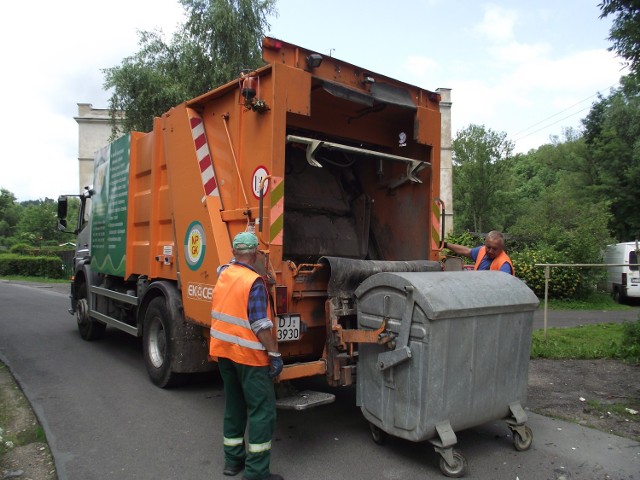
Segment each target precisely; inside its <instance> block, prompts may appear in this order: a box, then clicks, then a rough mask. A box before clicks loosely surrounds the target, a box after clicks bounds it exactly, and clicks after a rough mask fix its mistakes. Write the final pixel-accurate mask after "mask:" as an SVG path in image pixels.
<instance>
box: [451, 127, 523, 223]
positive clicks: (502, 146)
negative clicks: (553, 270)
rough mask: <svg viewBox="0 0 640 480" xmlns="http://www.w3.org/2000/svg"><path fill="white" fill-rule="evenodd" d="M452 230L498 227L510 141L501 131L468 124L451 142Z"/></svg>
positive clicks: (506, 187) (511, 146)
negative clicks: (453, 219)
mask: <svg viewBox="0 0 640 480" xmlns="http://www.w3.org/2000/svg"><path fill="white" fill-rule="evenodd" d="M452 147H453V182H454V204H455V205H456V215H455V218H456V220H455V222H456V231H458V232H459V231H463V230H473V231H475V232H482V231H483V229H485V228H490V229H494V228H502V225H500V224H499V223H501V219H502V215H501V212H500V211H499V209H498V206H499V205H500V203H501V201H503V200H504V199H505V197H506V196H507V195H508V194H507V192H508V186H507V185H506V181H507V179H506V178H505V176H504V175H503V174H504V173H505V172H506V170H505V168H504V167H505V163H504V162H505V160H506V159H508V158H509V157H510V156H511V153H512V152H513V142H511V141H510V140H507V134H506V133H504V132H500V133H498V132H495V131H493V130H491V129H487V128H485V126H484V125H473V124H472V125H469V126H468V127H466V128H464V129H463V130H461V131H459V132H458V133H457V135H456V138H455V139H454V140H453V143H452Z"/></svg>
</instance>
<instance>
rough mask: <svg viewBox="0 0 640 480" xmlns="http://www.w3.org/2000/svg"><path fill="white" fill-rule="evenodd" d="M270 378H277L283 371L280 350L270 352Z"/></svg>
mask: <svg viewBox="0 0 640 480" xmlns="http://www.w3.org/2000/svg"><path fill="white" fill-rule="evenodd" d="M269 363H270V364H271V366H270V367H269V378H276V377H277V376H278V375H280V372H282V367H284V364H283V363H282V354H281V353H279V352H269Z"/></svg>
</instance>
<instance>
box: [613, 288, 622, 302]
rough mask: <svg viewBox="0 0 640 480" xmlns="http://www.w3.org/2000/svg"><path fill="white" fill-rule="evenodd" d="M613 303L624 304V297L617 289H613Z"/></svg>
mask: <svg viewBox="0 0 640 480" xmlns="http://www.w3.org/2000/svg"><path fill="white" fill-rule="evenodd" d="M613 301H614V302H616V303H620V304H623V303H624V296H623V295H622V293H621V292H620V289H619V288H617V287H616V288H614V289H613Z"/></svg>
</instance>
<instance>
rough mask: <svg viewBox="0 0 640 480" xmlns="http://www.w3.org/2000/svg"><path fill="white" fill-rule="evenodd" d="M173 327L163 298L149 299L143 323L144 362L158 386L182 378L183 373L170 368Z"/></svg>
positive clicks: (177, 381) (165, 385)
mask: <svg viewBox="0 0 640 480" xmlns="http://www.w3.org/2000/svg"><path fill="white" fill-rule="evenodd" d="M174 329H175V327H174V325H173V323H172V322H171V316H170V315H169V312H168V311H167V304H166V302H165V299H164V298H163V297H157V298H154V299H153V300H151V302H150V303H149V307H148V308H147V312H146V315H145V317H144V324H143V334H142V339H143V341H142V343H143V347H144V363H145V365H146V366H147V372H148V373H149V377H150V378H151V381H152V382H153V383H154V384H155V385H157V386H158V387H160V388H167V387H172V386H175V385H177V384H179V383H181V381H182V380H183V379H184V375H181V374H179V373H176V372H173V371H172V370H171V354H172V351H173V348H174V345H173V343H172V340H171V339H172V338H174V337H175V335H174V332H173V331H174Z"/></svg>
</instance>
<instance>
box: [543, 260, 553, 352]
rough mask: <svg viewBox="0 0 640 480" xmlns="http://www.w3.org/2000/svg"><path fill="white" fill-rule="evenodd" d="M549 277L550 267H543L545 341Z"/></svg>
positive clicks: (545, 336)
mask: <svg viewBox="0 0 640 480" xmlns="http://www.w3.org/2000/svg"><path fill="white" fill-rule="evenodd" d="M550 277H551V267H550V266H549V265H545V267H544V339H545V340H546V339H547V301H548V299H549V278H550Z"/></svg>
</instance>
